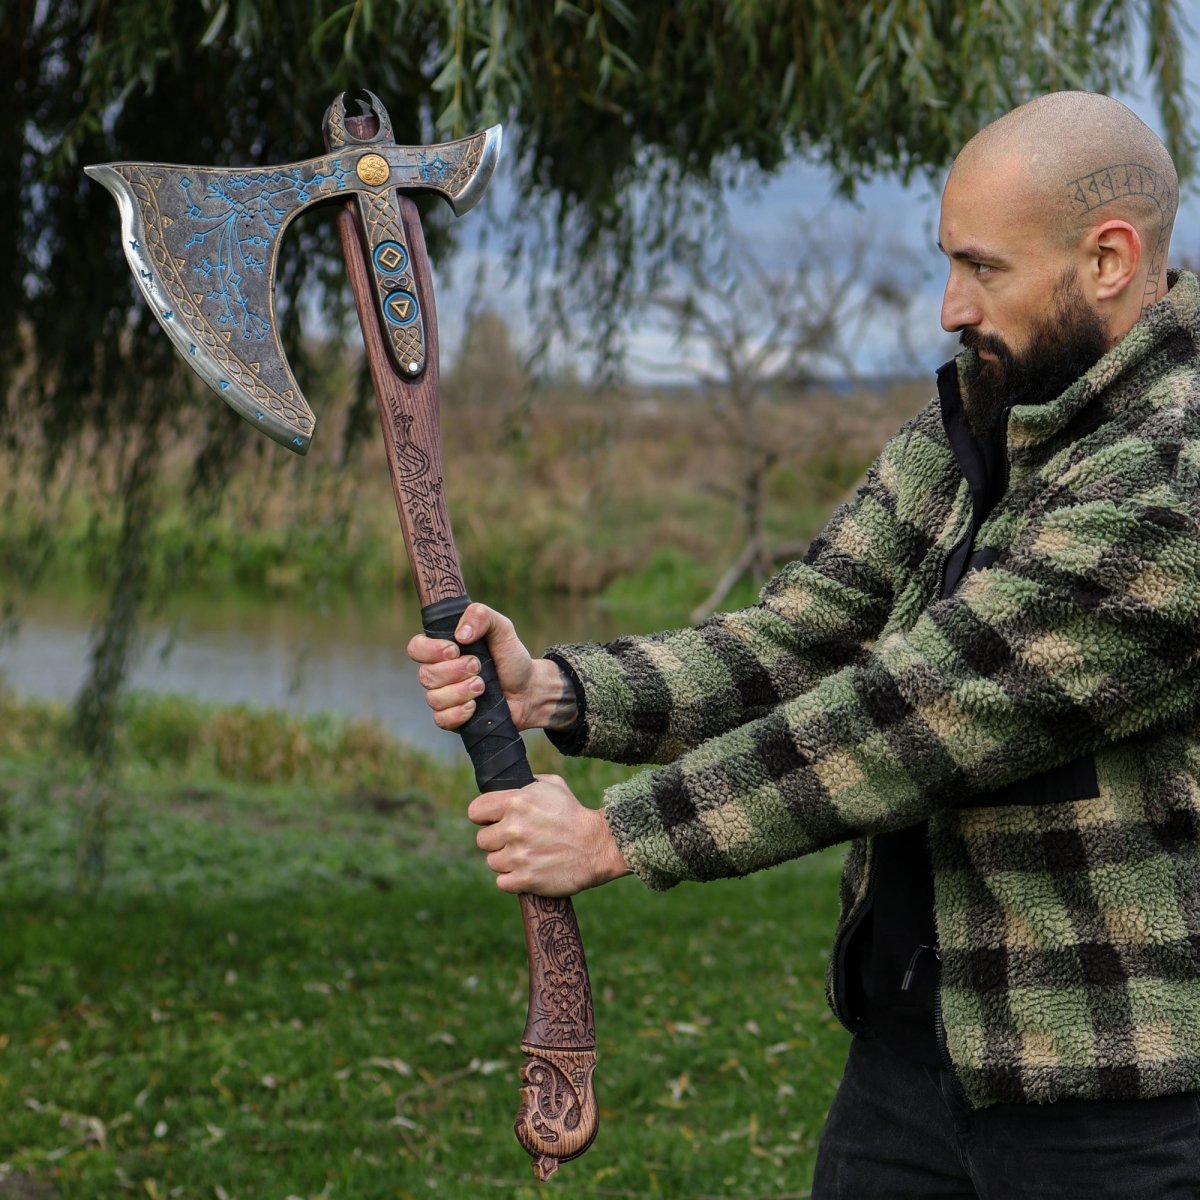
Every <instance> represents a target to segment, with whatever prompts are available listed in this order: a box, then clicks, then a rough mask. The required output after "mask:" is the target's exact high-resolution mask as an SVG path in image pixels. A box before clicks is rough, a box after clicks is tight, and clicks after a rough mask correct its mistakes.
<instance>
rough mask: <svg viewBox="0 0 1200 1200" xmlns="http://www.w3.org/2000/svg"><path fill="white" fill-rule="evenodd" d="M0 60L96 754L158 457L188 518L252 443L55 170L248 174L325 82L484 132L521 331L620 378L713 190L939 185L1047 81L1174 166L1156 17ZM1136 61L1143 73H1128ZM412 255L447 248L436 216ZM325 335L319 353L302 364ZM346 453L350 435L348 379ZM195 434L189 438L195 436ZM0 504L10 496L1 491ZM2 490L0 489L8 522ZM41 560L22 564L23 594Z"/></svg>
mask: <svg viewBox="0 0 1200 1200" xmlns="http://www.w3.org/2000/svg"><path fill="white" fill-rule="evenodd" d="M3 10H4V22H3V25H4V29H5V36H4V38H3V39H0V105H2V111H3V112H4V114H5V116H6V120H5V121H4V122H3V124H2V126H0V168H2V169H0V438H2V439H3V443H4V447H5V449H6V451H7V453H8V454H9V455H10V456H12V461H14V462H17V463H18V464H25V463H26V462H30V463H33V464H35V465H36V471H37V473H38V474H39V475H40V477H41V478H42V479H43V480H44V481H49V480H50V479H52V478H53V477H54V473H55V471H56V470H57V471H59V472H60V478H61V471H62V470H63V463H64V462H66V463H72V462H75V461H78V462H90V463H93V464H95V463H97V462H102V463H104V464H105V470H106V472H107V473H108V476H109V479H110V481H111V495H112V499H113V505H114V509H113V514H112V515H113V517H114V519H115V521H116V524H117V526H118V528H119V532H118V533H117V534H116V544H115V550H114V562H115V563H116V564H117V569H116V570H115V571H114V572H113V585H112V588H113V590H112V593H111V601H110V603H109V605H108V609H107V613H106V616H105V617H104V618H103V620H102V624H101V628H100V631H99V632H98V635H97V639H96V644H95V650H94V654H93V663H92V671H91V675H90V677H89V680H88V682H87V684H86V685H85V688H84V692H83V694H82V695H81V698H80V703H79V706H78V713H79V726H78V737H79V741H80V744H81V746H82V747H83V748H84V749H85V750H86V751H87V752H88V753H91V754H93V755H95V756H97V757H99V758H100V759H103V758H104V757H105V755H106V754H107V752H108V751H107V750H106V747H111V744H112V736H113V735H112V729H111V721H112V718H113V713H114V712H115V699H114V698H115V696H116V694H117V693H119V691H120V689H121V686H122V683H123V680H124V677H125V671H126V664H127V662H128V656H129V651H130V648H131V645H132V643H133V640H134V635H135V632H136V628H137V622H138V617H139V614H140V613H141V612H142V611H143V610H144V607H145V605H146V604H147V603H148V602H149V600H150V599H151V597H152V591H153V588H152V580H151V573H150V572H149V571H148V569H147V568H146V566H145V562H146V557H147V544H148V536H149V532H150V531H151V529H152V526H153V524H154V522H155V521H156V519H157V517H158V514H159V507H160V506H159V496H160V489H161V487H162V467H161V464H162V460H163V457H164V453H165V452H166V449H167V448H168V447H169V446H171V445H172V444H174V443H176V442H177V441H178V440H179V438H180V437H181V436H184V435H186V438H187V444H188V453H187V454H186V456H185V457H186V463H185V464H184V466H185V468H186V470H185V473H184V474H185V478H186V484H185V491H186V494H187V497H188V498H189V499H188V502H189V503H190V504H194V505H197V506H203V505H204V504H205V503H211V499H209V500H207V501H206V499H205V498H206V497H209V498H211V497H212V495H213V494H214V492H215V490H216V489H219V487H220V485H221V483H222V482H223V481H224V480H225V479H226V478H227V477H228V476H229V475H230V473H232V472H234V471H235V470H237V469H238V468H239V467H240V466H242V465H243V464H244V463H245V460H246V459H247V458H248V457H254V458H257V460H258V461H260V462H261V461H262V458H263V456H264V455H265V454H266V453H268V451H267V450H266V449H264V448H263V447H261V446H251V445H250V443H252V442H254V441H256V440H257V439H250V438H245V437H243V436H242V431H241V430H239V429H237V427H236V418H234V417H233V415H232V414H231V413H227V412H224V411H222V410H221V407H220V406H217V405H213V404H212V403H211V398H210V397H209V396H208V395H207V394H204V395H203V397H202V400H201V403H202V409H200V408H199V406H198V405H197V403H196V402H197V400H198V399H200V398H201V392H202V389H200V388H198V387H197V386H196V385H195V383H194V381H185V380H184V379H183V377H182V373H181V368H180V367H179V365H178V364H177V363H176V362H175V358H174V355H173V353H172V350H171V347H170V344H169V342H168V340H167V339H166V338H165V337H163V336H161V335H160V332H159V330H158V328H157V326H156V324H155V322H154V320H153V318H152V316H151V314H150V313H149V311H148V310H147V309H146V308H145V306H144V305H143V304H142V303H141V301H140V299H139V298H138V297H137V295H136V293H135V291H134V289H133V287H132V286H131V283H130V281H129V279H128V277H127V270H126V266H125V263H124V260H123V257H122V255H121V250H120V247H119V245H118V239H117V238H116V236H115V228H116V226H115V222H114V220H113V213H112V211H111V200H110V199H109V197H108V196H107V195H105V194H104V193H103V189H101V188H99V187H96V186H93V185H92V184H91V183H89V182H88V181H87V180H86V179H85V177H84V176H83V174H82V172H81V170H80V168H81V166H82V164H84V163H88V162H99V161H110V160H114V159H122V158H137V159H141V160H149V161H154V160H166V161H174V162H196V163H205V164H223V163H230V164H233V163H237V164H260V163H270V162H286V161H291V160H295V159H300V158H305V157H309V156H311V155H312V154H314V153H315V152H317V151H318V150H319V148H320V137H319V127H320V121H321V114H322V113H323V111H324V109H325V107H326V105H327V104H328V103H329V101H330V100H331V99H332V97H333V96H334V95H335V94H336V93H337V92H338V91H340V90H342V89H347V88H349V89H353V88H356V87H360V86H363V85H369V86H370V87H371V89H372V90H373V91H375V92H376V93H377V94H378V95H380V96H381V97H382V98H384V100H385V103H386V104H387V106H388V108H389V111H390V113H391V115H392V118H393V122H394V124H395V127H396V132H397V137H398V139H400V140H402V141H410V142H428V141H433V140H438V139H442V138H448V137H453V136H457V135H460V134H462V133H464V132H467V131H470V130H472V129H474V128H477V127H481V126H483V125H486V124H489V123H491V122H494V121H503V122H505V123H506V124H507V125H508V127H509V132H510V134H511V135H514V136H512V137H510V141H509V147H510V149H509V152H508V155H507V158H506V160H505V163H504V168H503V169H504V171H505V173H506V175H507V178H508V180H509V181H510V182H511V185H512V187H513V189H514V190H515V193H516V194H517V196H518V197H519V204H520V210H521V212H522V213H523V214H524V217H525V219H522V220H519V221H514V222H512V223H511V224H509V225H508V226H506V227H505V228H503V229H499V230H497V231H495V233H494V235H493V236H494V238H496V239H498V240H499V241H501V242H502V243H503V246H504V248H505V251H506V253H508V255H509V256H510V258H511V260H512V261H514V262H519V263H521V264H522V270H523V271H524V272H525V274H526V278H527V279H528V280H531V281H533V300H532V303H534V304H537V305H539V306H540V312H541V314H542V315H543V319H542V320H540V321H538V322H535V325H536V326H540V327H541V328H543V329H550V328H556V327H557V328H561V327H562V323H563V321H565V320H567V319H568V317H569V316H570V315H571V314H574V315H576V316H580V315H581V316H582V318H583V319H582V320H580V321H578V322H577V323H576V325H575V326H574V327H573V328H574V333H575V335H576V339H577V343H578V344H580V345H583V344H585V343H587V344H590V345H591V347H592V348H593V349H598V350H599V353H600V359H601V361H602V362H608V363H611V362H613V361H615V360H616V358H617V356H618V347H619V336H618V335H619V332H620V328H619V323H618V315H619V314H622V313H627V312H629V311H632V309H633V308H634V307H635V306H636V303H637V302H638V300H639V298H640V297H643V296H645V295H646V294H647V293H648V291H649V290H651V288H652V281H653V279H654V275H655V272H656V271H660V270H662V269H663V268H664V266H665V265H667V264H670V263H672V262H676V261H678V260H679V258H680V257H681V256H683V255H686V254H687V253H688V252H689V249H694V248H695V245H696V242H697V231H698V230H702V229H703V228H704V227H705V223H706V222H708V221H711V220H713V219H715V216H716V215H717V214H719V212H720V208H721V199H722V196H723V194H724V192H725V189H726V188H727V187H728V186H729V185H732V184H735V183H737V182H739V181H742V180H744V179H745V178H747V177H748V176H753V175H755V174H759V173H764V172H771V171H773V170H775V169H777V168H778V167H779V166H780V165H781V164H783V163H784V162H786V161H787V160H789V159H791V158H794V157H796V156H805V157H807V158H809V159H810V160H812V161H815V162H817V163H821V164H825V165H826V166H828V168H829V169H830V170H831V171H832V173H833V175H834V176H835V178H836V179H837V180H838V181H839V183H840V186H841V187H842V189H843V190H844V191H846V192H852V191H853V189H854V187H855V185H856V184H857V183H858V182H860V181H861V180H863V179H865V178H867V177H869V176H871V175H874V174H878V173H880V172H895V173H898V174H899V175H900V176H902V177H905V178H907V177H909V176H911V175H913V174H914V173H921V172H936V171H937V170H939V169H941V168H942V167H944V165H945V164H946V163H947V161H948V160H949V159H950V157H951V156H952V154H953V153H954V151H955V149H956V148H957V147H958V146H959V145H960V144H961V143H962V142H963V141H964V140H965V139H966V138H967V137H968V136H969V135H970V134H971V133H972V132H973V131H975V130H976V129H977V128H978V127H979V126H980V125H982V124H983V123H985V122H986V121H987V120H988V119H990V118H992V117H994V116H995V115H997V114H998V113H1000V112H1002V111H1004V110H1006V109H1007V108H1009V107H1011V106H1012V105H1013V104H1015V103H1017V102H1019V101H1021V100H1022V99H1025V98H1027V97H1028V96H1030V95H1032V94H1034V93H1037V92H1040V91H1043V90H1046V89H1051V88H1061V87H1091V88H1097V89H1111V88H1114V87H1118V86H1120V85H1121V84H1122V83H1123V82H1125V81H1128V80H1129V79H1130V78H1131V77H1132V76H1133V74H1134V73H1137V74H1139V75H1144V74H1145V73H1146V72H1147V71H1148V72H1149V75H1150V77H1151V79H1152V81H1153V85H1154V88H1155V93H1156V100H1157V103H1158V107H1159V109H1160V112H1161V114H1162V119H1163V124H1164V128H1165V129H1166V131H1167V137H1168V141H1169V142H1170V145H1171V148H1172V150H1173V151H1174V153H1175V154H1176V156H1177V158H1178V160H1179V162H1180V165H1181V167H1183V168H1184V170H1185V171H1186V170H1187V169H1189V168H1190V165H1191V162H1192V153H1193V146H1192V139H1191V135H1190V133H1189V110H1188V104H1187V97H1186V94H1185V90H1184V87H1183V82H1182V71H1181V64H1182V49H1181V40H1180V32H1181V21H1182V12H1181V7H1180V5H1179V4H1178V3H1177V2H1176V0H1075V2H1073V3H1062V2H1061V0H1033V2H1030V3H1026V4H1021V5H1016V4H1012V3H1008V2H1007V0H972V2H966V0H953V2H951V0H868V2H866V3H862V4H859V5H855V6H853V8H851V9H847V8H846V7H844V6H841V5H830V4H827V3H825V2H824V0H805V2H802V3H795V4H788V5H780V4H778V3H761V2H755V0H741V2H739V3H735V4H714V3H711V2H701V0H639V2H638V3H637V4H633V3H626V2H624V0H582V2H579V3H571V2H568V0H555V2H554V3H552V4H551V3H547V2H546V0H542V2H538V3H534V2H530V0H387V2H384V0H353V2H351V3H345V2H342V0H270V2H267V3H263V2H261V0H201V2H200V3H166V4H164V3H162V2H161V0H54V2H52V3H51V2H46V0H5V3H4V5H3ZM1139 48H1140V49H1139ZM429 227H430V228H429V233H430V241H431V243H432V247H433V253H434V255H435V259H446V258H448V256H449V254H450V250H451V239H452V232H451V230H450V228H449V225H448V222H447V221H446V220H445V219H444V214H442V213H438V212H431V214H430V220H429ZM330 234H331V231H330V230H329V229H328V228H327V226H326V224H325V221H324V220H323V219H321V218H317V219H313V220H301V221H300V222H298V223H297V225H296V226H295V227H294V229H293V231H292V233H291V235H290V238H289V246H288V248H287V251H286V253H285V254H284V256H283V259H282V263H281V278H280V280H279V284H280V298H281V306H282V311H281V319H282V324H283V328H284V331H285V334H286V338H287V341H288V343H289V347H290V351H289V353H290V354H291V356H292V357H293V361H294V362H295V364H296V365H297V367H298V368H299V367H300V366H301V363H302V361H303V360H304V355H305V352H306V347H309V348H311V343H310V342H306V341H305V339H304V338H303V337H302V336H301V335H302V328H301V326H302V322H301V314H302V312H303V311H304V308H305V304H304V298H305V297H308V298H309V299H310V300H311V299H312V298H313V297H319V307H320V310H321V313H322V321H323V323H324V326H325V332H326V335H327V336H332V337H333V338H337V337H339V336H340V331H341V330H342V328H343V322H344V318H345V316H346V313H347V311H348V305H347V303H346V298H345V296H344V289H343V288H342V286H341V284H340V282H339V278H340V275H339V268H338V265H337V261H336V258H335V250H334V245H335V242H334V239H333V238H332V237H331V236H330ZM328 346H329V342H328V341H326V342H325V344H324V346H323V347H319V348H318V349H319V350H321V351H322V352H324V353H325V354H326V356H327V355H328ZM348 390H349V395H350V403H349V404H348V406H347V410H346V412H345V414H344V419H343V420H342V421H341V423H340V424H341V429H342V434H343V439H344V440H343V441H342V443H341V445H340V449H339V453H340V459H341V461H342V462H343V463H347V462H349V461H350V459H351V457H352V456H353V453H354V448H355V445H356V443H357V438H358V437H359V436H360V435H361V434H363V433H364V432H366V431H368V430H370V429H371V428H372V426H373V417H372V415H371V412H370V404H369V401H368V400H367V398H366V396H365V388H364V383H363V379H362V376H361V372H357V371H352V372H351V379H350V380H349V384H348ZM196 411H203V414H204V415H203V418H202V419H196V418H195V416H194V415H193V414H194V413H195V412H196ZM9 478H10V480H17V479H20V480H21V481H22V486H25V481H26V480H27V478H28V475H27V474H26V472H25V471H24V470H23V469H21V470H17V469H14V470H12V471H10V472H9ZM12 486H13V485H12V483H11V482H10V485H9V491H8V493H7V495H6V496H4V497H3V499H4V502H5V503H6V504H11V503H12ZM41 561H42V556H39V555H38V554H37V553H33V554H21V555H17V556H16V557H15V558H14V560H13V561H12V562H11V563H9V564H7V565H8V566H9V568H10V570H9V571H7V572H6V574H7V575H10V576H13V577H17V576H22V577H25V578H28V576H29V574H30V572H36V570H37V568H38V566H39V564H40V563H41Z"/></svg>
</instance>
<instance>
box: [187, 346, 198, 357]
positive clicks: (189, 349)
mask: <svg viewBox="0 0 1200 1200" xmlns="http://www.w3.org/2000/svg"><path fill="white" fill-rule="evenodd" d="M188 353H189V354H190V355H192V356H193V357H195V354H196V343H195V342H193V343H192V344H191V345H190V346H189V347H188Z"/></svg>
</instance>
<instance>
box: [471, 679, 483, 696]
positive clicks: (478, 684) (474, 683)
mask: <svg viewBox="0 0 1200 1200" xmlns="http://www.w3.org/2000/svg"><path fill="white" fill-rule="evenodd" d="M471 691H473V692H474V693H475V695H477V696H478V695H479V694H480V693H481V692H482V691H483V680H482V679H472V680H471Z"/></svg>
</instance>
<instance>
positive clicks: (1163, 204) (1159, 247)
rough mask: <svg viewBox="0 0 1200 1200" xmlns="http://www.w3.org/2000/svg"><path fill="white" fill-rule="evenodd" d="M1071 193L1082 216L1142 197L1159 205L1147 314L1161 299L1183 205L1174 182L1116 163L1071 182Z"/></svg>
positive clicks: (1135, 165)
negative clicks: (1173, 232) (1160, 290)
mask: <svg viewBox="0 0 1200 1200" xmlns="http://www.w3.org/2000/svg"><path fill="white" fill-rule="evenodd" d="M1067 192H1068V195H1069V196H1070V199H1071V204H1072V206H1073V207H1074V210H1075V212H1076V213H1078V214H1080V215H1082V214H1084V213H1089V212H1092V211H1094V210H1095V209H1097V208H1100V207H1101V206H1102V205H1105V204H1111V203H1112V202H1113V201H1114V200H1124V199H1126V198H1130V197H1133V198H1137V197H1142V198H1144V199H1146V200H1149V201H1150V202H1151V203H1153V204H1155V205H1157V207H1158V211H1159V214H1160V220H1159V226H1158V240H1157V241H1156V242H1155V244H1154V248H1153V249H1152V250H1151V252H1150V269H1149V272H1148V273H1147V275H1146V290H1145V292H1144V294H1143V302H1142V311H1143V312H1144V311H1145V309H1146V306H1147V305H1149V304H1150V303H1152V302H1153V301H1154V300H1155V299H1156V298H1157V296H1158V286H1159V281H1160V280H1161V278H1162V274H1163V271H1164V270H1165V269H1166V257H1167V242H1168V240H1169V239H1170V236H1171V223H1172V221H1173V220H1174V219H1175V208H1176V206H1177V204H1178V202H1179V198H1178V196H1177V195H1176V194H1175V188H1174V186H1173V185H1172V183H1171V181H1170V179H1168V178H1167V177H1166V176H1165V175H1164V174H1163V173H1162V172H1161V171H1155V170H1154V169H1153V168H1152V167H1147V166H1145V165H1144V164H1142V163H1114V164H1113V165H1111V166H1107V167H1101V168H1100V169H1099V170H1097V171H1093V172H1092V173H1091V174H1090V175H1081V176H1080V177H1079V178H1078V179H1073V180H1071V182H1070V183H1069V184H1067Z"/></svg>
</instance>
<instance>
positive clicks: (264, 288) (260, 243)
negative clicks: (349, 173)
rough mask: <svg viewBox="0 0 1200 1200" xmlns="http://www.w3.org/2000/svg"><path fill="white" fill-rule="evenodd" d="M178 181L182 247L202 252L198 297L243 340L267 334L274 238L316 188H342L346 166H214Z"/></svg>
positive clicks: (315, 193) (269, 329) (198, 266)
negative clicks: (185, 227) (223, 170)
mask: <svg viewBox="0 0 1200 1200" xmlns="http://www.w3.org/2000/svg"><path fill="white" fill-rule="evenodd" d="M179 186H180V188H182V189H183V193H184V197H185V198H186V200H187V205H186V207H185V209H184V212H185V214H186V218H187V219H190V221H191V236H190V237H189V238H188V239H187V241H185V242H184V243H183V249H184V250H190V249H191V248H192V247H194V246H203V247H204V249H205V251H206V252H207V253H205V255H204V256H203V257H202V258H201V259H200V261H199V262H198V263H196V264H195V265H193V266H192V268H191V269H192V272H193V273H194V274H195V275H196V276H198V277H200V278H201V279H202V280H203V281H204V282H203V284H202V286H204V287H206V288H207V291H206V292H205V293H204V298H205V299H206V300H207V301H209V302H210V303H212V304H214V305H216V307H217V315H216V323H217V325H220V326H225V327H226V328H228V329H230V330H235V331H237V332H238V333H240V334H241V336H242V337H243V338H244V339H245V340H247V341H256V342H262V341H266V340H267V339H268V338H269V337H270V336H271V334H272V327H271V319H270V290H269V287H268V273H269V266H270V260H271V253H272V248H273V247H274V245H275V243H276V239H277V238H278V236H279V233H280V231H281V230H282V229H283V226H284V225H285V224H286V222H287V221H288V219H289V218H290V217H291V216H292V215H293V214H294V213H296V212H297V211H298V210H299V209H301V208H303V207H305V205H307V204H309V203H310V202H311V201H313V200H314V199H317V198H318V191H317V189H318V188H322V187H323V188H324V189H326V190H328V189H330V187H331V186H332V189H333V190H341V189H343V188H345V186H346V171H345V169H344V168H343V167H342V165H341V164H340V163H334V164H332V165H331V166H329V168H328V170H324V171H322V170H315V169H314V167H313V166H312V165H307V166H306V165H303V164H301V165H299V166H293V167H282V168H280V169H279V170H277V171H261V172H260V171H251V172H238V171H232V172H230V173H229V174H227V175H222V174H220V173H217V172H213V173H211V174H209V173H206V174H205V176H202V177H201V179H200V182H199V183H198V182H197V180H196V179H193V178H191V177H190V176H185V177H184V178H182V179H180V180H179ZM180 219H181V220H182V219H183V218H180ZM185 224H186V221H185ZM251 281H253V283H252V282H251Z"/></svg>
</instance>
